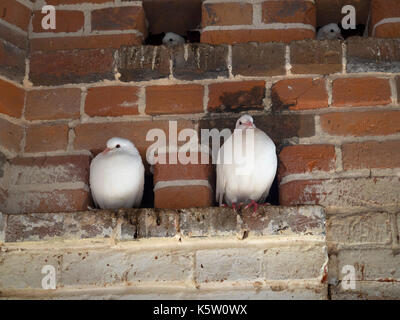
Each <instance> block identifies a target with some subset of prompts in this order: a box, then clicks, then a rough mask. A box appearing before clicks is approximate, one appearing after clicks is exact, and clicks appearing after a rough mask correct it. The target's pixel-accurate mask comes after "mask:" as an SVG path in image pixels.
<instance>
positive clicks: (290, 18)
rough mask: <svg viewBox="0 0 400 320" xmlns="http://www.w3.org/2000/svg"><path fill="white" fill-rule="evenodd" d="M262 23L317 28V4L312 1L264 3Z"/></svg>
mask: <svg viewBox="0 0 400 320" xmlns="http://www.w3.org/2000/svg"><path fill="white" fill-rule="evenodd" d="M262 22H264V23H277V22H279V23H304V24H311V25H313V26H315V25H316V10H315V4H314V3H312V2H310V1H264V2H263V3H262Z"/></svg>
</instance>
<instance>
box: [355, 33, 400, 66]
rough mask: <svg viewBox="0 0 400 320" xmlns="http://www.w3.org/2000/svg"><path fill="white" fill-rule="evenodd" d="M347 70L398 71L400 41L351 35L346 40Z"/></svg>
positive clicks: (399, 64)
mask: <svg viewBox="0 0 400 320" xmlns="http://www.w3.org/2000/svg"><path fill="white" fill-rule="evenodd" d="M347 72H393V73H394V72H400V41H399V40H398V39H378V38H364V37H351V38H349V39H348V40H347Z"/></svg>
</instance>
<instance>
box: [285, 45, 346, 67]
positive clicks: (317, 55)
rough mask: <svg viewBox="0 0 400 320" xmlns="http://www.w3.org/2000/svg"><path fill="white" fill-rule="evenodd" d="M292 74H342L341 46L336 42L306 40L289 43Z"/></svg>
mask: <svg viewBox="0 0 400 320" xmlns="http://www.w3.org/2000/svg"><path fill="white" fill-rule="evenodd" d="M290 64H291V66H292V68H291V72H292V73H301V74H313V73H317V74H331V73H335V72H342V45H341V43H340V41H338V40H323V41H321V40H307V41H293V42H291V43H290Z"/></svg>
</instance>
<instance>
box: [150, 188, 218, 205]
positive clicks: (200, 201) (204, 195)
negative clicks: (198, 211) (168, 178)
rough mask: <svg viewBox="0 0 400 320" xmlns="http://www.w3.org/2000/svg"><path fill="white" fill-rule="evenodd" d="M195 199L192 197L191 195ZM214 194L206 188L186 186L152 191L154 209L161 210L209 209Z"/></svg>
mask: <svg viewBox="0 0 400 320" xmlns="http://www.w3.org/2000/svg"><path fill="white" fill-rule="evenodd" d="M194 194H195V195H196V197H193V195H194ZM213 202H214V194H213V193H212V190H211V189H210V188H209V187H208V186H204V185H186V186H171V187H163V188H159V189H156V190H155V191H154V207H155V208H162V209H181V208H194V207H211V206H212V204H213Z"/></svg>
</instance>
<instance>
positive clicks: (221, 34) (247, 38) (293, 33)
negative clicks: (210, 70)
mask: <svg viewBox="0 0 400 320" xmlns="http://www.w3.org/2000/svg"><path fill="white" fill-rule="evenodd" d="M314 37H315V32H314V31H313V30H309V29H240V30H205V31H203V32H202V33H201V42H203V43H210V44H223V43H225V44H235V43H246V42H253V41H254V42H285V43H289V42H290V41H293V40H303V39H312V38H314Z"/></svg>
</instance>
